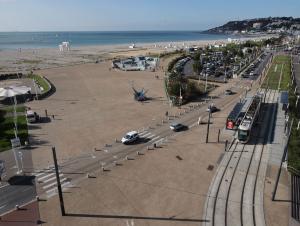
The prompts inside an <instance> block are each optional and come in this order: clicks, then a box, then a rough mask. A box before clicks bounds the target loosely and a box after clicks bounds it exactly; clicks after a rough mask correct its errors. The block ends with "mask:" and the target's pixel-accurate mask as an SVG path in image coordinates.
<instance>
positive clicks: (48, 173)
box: [33, 168, 71, 198]
mask: <svg viewBox="0 0 300 226" xmlns="http://www.w3.org/2000/svg"><path fill="white" fill-rule="evenodd" d="M33 176H35V178H36V181H37V183H38V187H39V189H41V191H42V193H44V192H45V193H46V196H47V198H50V197H52V196H54V195H55V194H56V193H57V181H56V174H55V170H54V169H53V168H52V169H46V170H43V171H42V172H39V173H35V174H33ZM59 178H60V183H61V187H62V188H67V187H68V186H70V183H71V182H70V179H69V178H67V177H66V176H65V175H64V174H63V173H62V172H59Z"/></svg>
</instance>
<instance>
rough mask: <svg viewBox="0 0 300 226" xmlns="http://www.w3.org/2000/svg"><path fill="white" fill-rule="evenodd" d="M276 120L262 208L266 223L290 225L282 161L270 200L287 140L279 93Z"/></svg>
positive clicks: (286, 187)
mask: <svg viewBox="0 0 300 226" xmlns="http://www.w3.org/2000/svg"><path fill="white" fill-rule="evenodd" d="M277 103H278V104H277V109H276V120H275V122H274V123H275V125H274V131H273V134H272V139H271V142H270V143H269V144H268V145H267V149H266V151H267V152H269V160H268V168H267V174H266V180H265V185H264V186H265V189H264V210H265V219H266V225H278V226H283V225H290V224H289V222H290V216H291V214H290V199H291V197H290V183H289V174H288V171H287V170H286V165H285V164H284V163H283V167H282V172H281V176H280V180H279V183H278V189H277V192H276V197H275V201H272V194H273V191H274V186H275V181H276V177H277V173H278V170H279V167H280V164H281V159H282V156H283V152H284V146H285V143H286V141H287V137H286V136H285V132H284V130H285V112H284V111H283V110H282V105H283V104H281V103H280V95H279V98H278V102H277Z"/></svg>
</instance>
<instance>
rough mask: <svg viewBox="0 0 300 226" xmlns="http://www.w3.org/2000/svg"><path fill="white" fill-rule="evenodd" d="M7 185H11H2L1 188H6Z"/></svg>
mask: <svg viewBox="0 0 300 226" xmlns="http://www.w3.org/2000/svg"><path fill="white" fill-rule="evenodd" d="M7 186H9V184H6V185H3V186H1V187H0V189H1V188H4V187H7Z"/></svg>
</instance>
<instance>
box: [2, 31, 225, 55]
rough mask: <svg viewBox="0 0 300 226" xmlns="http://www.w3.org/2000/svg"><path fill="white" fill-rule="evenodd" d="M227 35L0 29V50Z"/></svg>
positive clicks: (218, 37) (179, 32)
mask: <svg viewBox="0 0 300 226" xmlns="http://www.w3.org/2000/svg"><path fill="white" fill-rule="evenodd" d="M228 37H229V35H221V34H220V35H218V34H216V35H215V34H205V33H202V32H200V31H110V32H104V31H101V32H96V31H92V32H87V31H85V32H83V31H82V32H0V49H2V50H4V49H20V48H22V49H36V48H57V47H58V45H59V44H60V43H61V42H64V41H68V42H70V44H71V47H82V46H94V45H120V44H133V43H138V44H140V43H157V42H176V41H198V40H220V39H226V38H228Z"/></svg>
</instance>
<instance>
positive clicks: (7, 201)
mask: <svg viewBox="0 0 300 226" xmlns="http://www.w3.org/2000/svg"><path fill="white" fill-rule="evenodd" d="M24 180H25V183H22V182H21V183H20V185H8V184H5V185H3V186H2V187H0V189H1V195H0V215H1V214H3V213H5V212H7V211H9V210H11V209H13V208H15V205H19V206H21V205H23V204H26V203H28V202H30V201H31V200H33V199H34V197H35V196H36V189H35V184H34V181H33V182H32V183H31V180H34V178H33V177H28V178H23V181H24ZM22 184H23V185H22Z"/></svg>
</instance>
